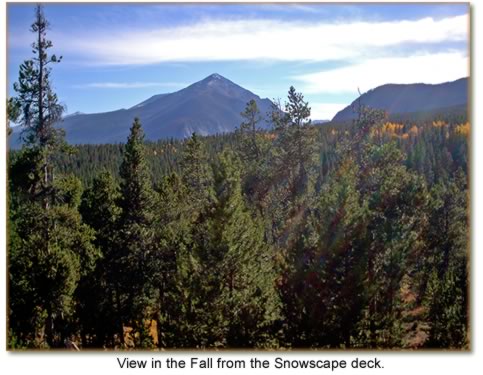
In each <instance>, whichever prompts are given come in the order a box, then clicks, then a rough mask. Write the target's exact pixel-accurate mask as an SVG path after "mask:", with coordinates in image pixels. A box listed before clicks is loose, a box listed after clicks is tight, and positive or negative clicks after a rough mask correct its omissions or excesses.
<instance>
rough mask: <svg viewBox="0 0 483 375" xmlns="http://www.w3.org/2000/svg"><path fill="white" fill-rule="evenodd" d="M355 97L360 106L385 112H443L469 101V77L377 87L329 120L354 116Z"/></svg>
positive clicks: (460, 106) (349, 118)
mask: <svg viewBox="0 0 483 375" xmlns="http://www.w3.org/2000/svg"><path fill="white" fill-rule="evenodd" d="M358 100H360V102H361V104H362V105H365V106H369V107H372V108H377V109H383V110H385V111H386V112H387V113H388V114H390V115H393V114H403V113H413V112H414V113H424V112H432V113H437V112H438V111H440V110H441V111H445V110H446V109H447V108H448V107H451V108H465V106H466V104H467V103H468V78H461V79H458V80H456V81H453V82H446V83H441V84H437V85H428V84H424V83H415V84H408V85H399V84H398V85H397V84H387V85H382V86H379V87H376V88H375V89H372V90H370V91H368V92H366V93H365V94H362V95H361V97H360V98H359V99H356V100H354V101H353V102H352V104H351V105H349V106H347V107H346V108H344V109H343V110H341V111H339V112H338V113H337V114H336V115H335V116H334V118H333V119H332V122H344V121H347V120H352V119H354V118H355V117H356V113H355V112H354V108H357V105H358Z"/></svg>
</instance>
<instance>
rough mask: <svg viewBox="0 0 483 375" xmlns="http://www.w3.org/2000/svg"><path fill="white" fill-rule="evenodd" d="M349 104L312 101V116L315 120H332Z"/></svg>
mask: <svg viewBox="0 0 483 375" xmlns="http://www.w3.org/2000/svg"><path fill="white" fill-rule="evenodd" d="M347 105H348V103H310V108H311V111H310V114H311V115H310V117H311V118H312V119H313V120H332V118H333V117H334V116H335V114H336V113H337V112H339V111H340V110H342V109H344V108H345V107H347Z"/></svg>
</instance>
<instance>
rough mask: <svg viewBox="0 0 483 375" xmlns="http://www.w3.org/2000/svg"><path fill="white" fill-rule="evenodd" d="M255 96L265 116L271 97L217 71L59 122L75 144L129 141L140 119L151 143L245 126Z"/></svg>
mask: <svg viewBox="0 0 483 375" xmlns="http://www.w3.org/2000/svg"><path fill="white" fill-rule="evenodd" d="M251 99H254V100H255V101H256V102H257V105H258V107H259V109H260V114H261V115H262V117H264V118H265V117H266V114H267V113H268V112H269V111H270V110H271V108H272V102H271V101H270V100H269V99H261V98H260V97H259V96H257V95H255V94H254V93H252V92H250V91H248V90H246V89H244V88H243V87H241V86H238V85H237V84H235V83H233V82H231V81H230V80H228V79H226V78H224V77H222V76H221V75H219V74H212V75H210V76H208V77H206V78H205V79H203V80H201V81H199V82H196V83H194V84H192V85H190V86H188V87H186V88H184V89H182V90H179V91H177V92H174V93H169V94H159V95H154V96H153V97H151V98H149V99H147V100H145V101H143V102H141V103H139V104H137V105H135V106H133V107H131V108H129V109H119V110H117V111H112V112H104V113H94V114H82V113H76V114H73V115H70V116H66V117H64V119H63V121H62V123H61V124H59V126H60V127H62V128H63V129H65V132H66V139H67V141H68V142H69V143H71V144H87V143H91V144H99V143H118V142H125V141H126V139H127V136H128V134H129V128H130V126H131V124H132V122H133V120H134V118H135V117H139V119H140V120H141V123H142V125H143V129H144V132H145V134H146V139H147V140H151V141H154V140H157V139H160V138H185V137H189V136H190V135H191V134H192V133H193V132H196V133H198V134H200V135H211V134H217V133H226V132H232V131H234V130H235V128H237V127H239V126H240V123H241V122H242V117H241V115H240V113H241V112H242V111H243V110H244V109H245V106H246V104H247V103H248V102H249V101H250V100H251ZM260 125H261V126H266V123H265V122H264V121H262V122H261V123H260ZM18 135H19V130H17V129H14V132H13V134H12V136H11V145H12V147H15V145H18V143H19V141H18Z"/></svg>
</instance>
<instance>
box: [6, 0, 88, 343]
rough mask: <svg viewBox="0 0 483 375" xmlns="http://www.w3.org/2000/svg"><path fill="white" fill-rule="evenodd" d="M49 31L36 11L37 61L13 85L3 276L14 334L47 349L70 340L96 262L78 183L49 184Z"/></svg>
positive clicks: (55, 147) (55, 144)
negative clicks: (79, 293) (16, 137)
mask: <svg viewBox="0 0 483 375" xmlns="http://www.w3.org/2000/svg"><path fill="white" fill-rule="evenodd" d="M47 28H48V22H47V20H46V19H45V17H44V14H43V10H42V7H41V6H40V5H39V6H37V8H36V11H35V21H34V23H33V24H32V27H31V31H32V32H34V33H35V35H36V41H35V42H34V43H33V45H32V47H33V53H34V55H35V56H34V57H33V58H32V59H31V60H27V61H25V62H24V63H23V64H22V65H21V66H20V72H19V81H18V82H17V83H16V84H15V85H14V89H15V91H16V92H17V93H18V96H17V97H16V98H14V99H13V101H14V105H15V106H17V107H18V108H20V116H19V122H20V124H21V125H22V126H23V128H24V135H25V141H26V145H25V147H24V148H23V150H22V152H21V153H20V155H19V157H18V158H17V159H16V160H14V163H12V165H11V171H12V174H13V175H15V176H16V182H20V184H12V185H13V186H12V187H13V188H12V190H11V191H10V193H11V196H12V197H13V199H12V200H11V212H12V216H11V220H12V222H15V225H14V231H15V233H14V234H13V236H12V237H11V241H10V253H9V260H10V268H9V274H10V281H11V284H10V293H11V296H12V301H14V302H12V304H11V306H10V308H11V311H10V324H11V327H13V331H14V332H15V334H18V335H20V336H22V339H23V340H24V342H26V343H29V345H35V346H45V345H47V346H49V347H53V346H59V345H62V344H63V340H64V339H65V338H67V336H68V335H69V334H71V333H73V326H72V317H73V313H74V310H75V291H76V289H77V286H78V282H79V280H80V278H81V277H83V276H86V275H87V274H88V273H89V272H90V271H91V270H92V268H93V267H94V264H95V260H96V258H97V255H98V254H97V251H96V249H95V248H94V247H93V246H92V244H91V241H92V238H93V234H92V231H91V230H90V229H89V228H88V227H87V226H86V225H84V224H83V223H82V222H81V218H80V215H79V213H78V211H77V209H78V204H79V197H80V194H81V192H80V189H81V185H80V182H79V181H78V180H77V179H75V178H71V177H64V178H61V179H59V178H57V179H54V163H53V155H54V154H55V153H56V152H59V151H61V150H62V149H63V146H64V141H63V138H62V133H61V132H60V131H58V130H57V129H56V128H54V124H55V123H56V122H57V121H59V120H60V118H61V114H62V110H63V107H62V106H61V105H60V104H59V103H58V99H57V96H56V94H55V93H54V92H53V90H52V88H51V86H50V80H49V76H50V67H49V64H51V63H57V62H59V61H60V59H58V58H57V57H56V56H55V55H52V56H50V57H49V55H48V51H47V50H48V49H49V48H51V47H52V42H50V41H49V40H47V38H46V31H47ZM34 265H35V266H34ZM30 268H31V269H30ZM29 269H30V270H29ZM19 302H20V305H18V304H17V303H19ZM21 310H24V311H26V312H28V314H29V315H30V317H31V318H30V321H28V320H27V321H25V320H23V319H22V318H23V313H21Z"/></svg>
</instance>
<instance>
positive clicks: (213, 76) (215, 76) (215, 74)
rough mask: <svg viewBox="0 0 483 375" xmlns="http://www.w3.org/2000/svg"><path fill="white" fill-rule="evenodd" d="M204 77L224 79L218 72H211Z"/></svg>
mask: <svg viewBox="0 0 483 375" xmlns="http://www.w3.org/2000/svg"><path fill="white" fill-rule="evenodd" d="M206 78H207V79H226V78H225V77H222V76H220V75H219V74H218V73H213V74H211V75H209V76H208V77H206Z"/></svg>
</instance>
